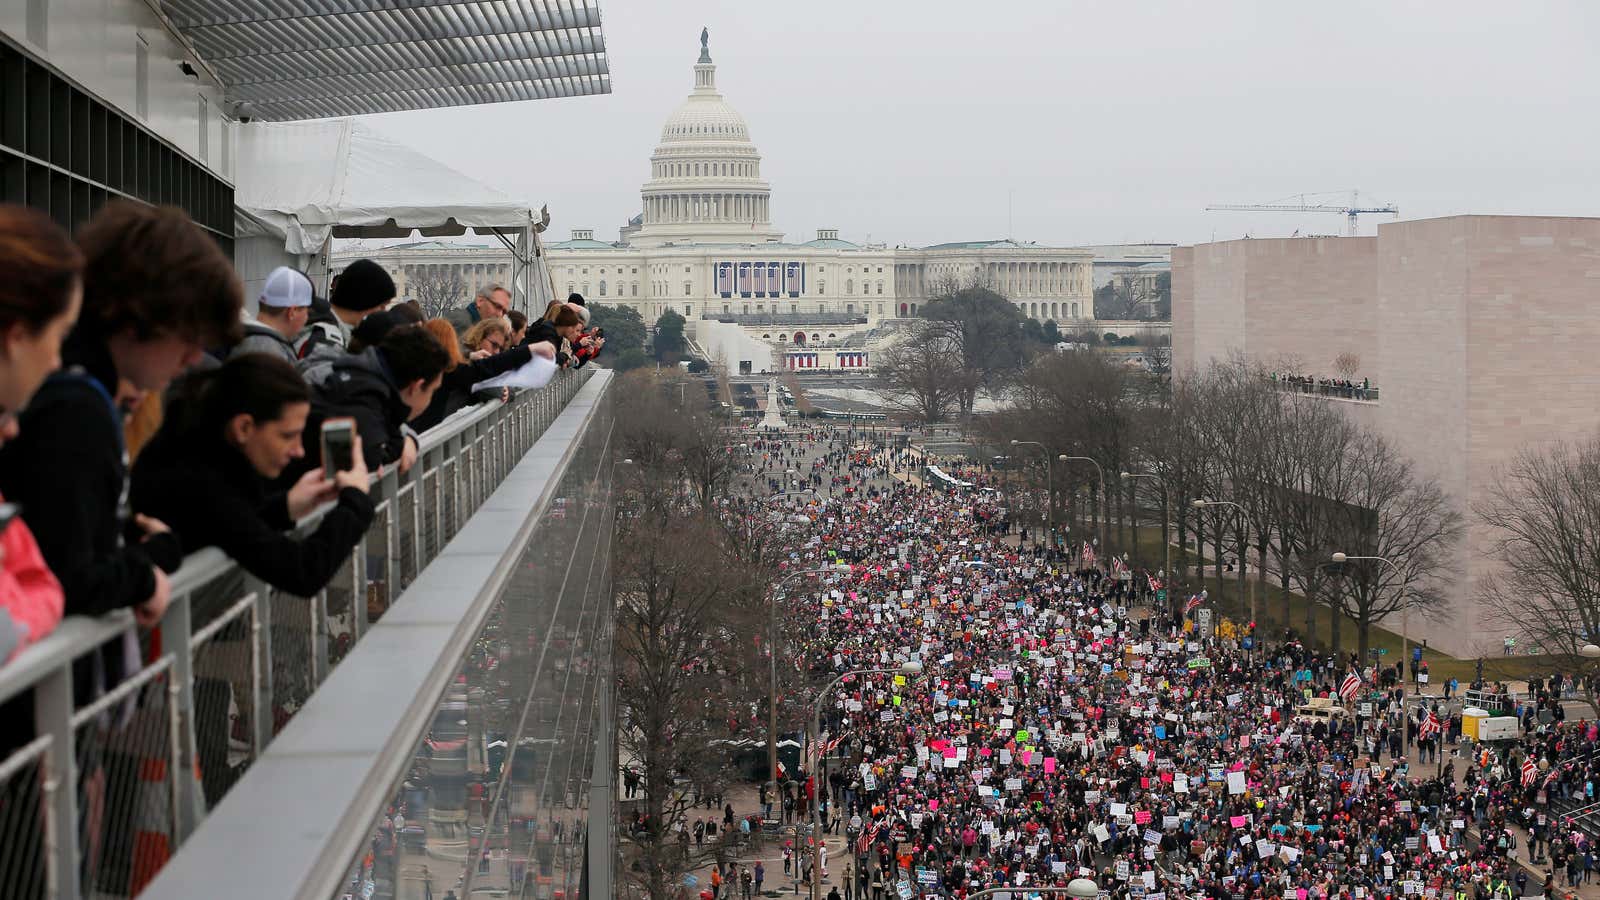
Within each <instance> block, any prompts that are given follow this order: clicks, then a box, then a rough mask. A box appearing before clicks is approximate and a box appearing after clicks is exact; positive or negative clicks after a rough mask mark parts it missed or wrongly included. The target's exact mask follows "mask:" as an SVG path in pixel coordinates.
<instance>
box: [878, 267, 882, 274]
mask: <svg viewBox="0 0 1600 900" xmlns="http://www.w3.org/2000/svg"><path fill="white" fill-rule="evenodd" d="M878 274H879V275H882V274H883V266H879V267H878Z"/></svg>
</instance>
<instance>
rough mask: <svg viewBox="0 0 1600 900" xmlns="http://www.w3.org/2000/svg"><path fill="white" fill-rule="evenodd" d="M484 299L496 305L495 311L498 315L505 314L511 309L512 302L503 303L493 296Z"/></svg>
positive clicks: (491, 304)
mask: <svg viewBox="0 0 1600 900" xmlns="http://www.w3.org/2000/svg"><path fill="white" fill-rule="evenodd" d="M483 299H485V300H487V301H489V305H490V306H492V307H494V309H495V312H496V313H497V314H498V315H502V316H503V315H505V314H506V313H508V312H510V311H511V304H509V303H501V302H500V301H499V300H496V299H495V298H493V297H485V298H483Z"/></svg>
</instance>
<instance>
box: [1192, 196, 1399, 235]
mask: <svg viewBox="0 0 1600 900" xmlns="http://www.w3.org/2000/svg"><path fill="white" fill-rule="evenodd" d="M1340 193H1342V192H1340ZM1308 196H1309V197H1316V196H1319V195H1317V194H1297V195H1295V197H1294V198H1285V199H1298V200H1299V201H1300V202H1298V203H1285V202H1283V201H1281V200H1279V201H1274V202H1272V203H1218V204H1216V205H1214V206H1208V207H1206V210H1207V211H1208V212H1209V211H1213V210H1221V211H1224V212H1330V213H1339V214H1341V215H1343V216H1344V220H1345V234H1347V235H1349V236H1350V237H1355V236H1356V217H1357V216H1361V215H1365V214H1369V213H1381V214H1384V215H1390V216H1395V217H1396V218H1398V217H1399V216H1400V207H1398V206H1395V205H1394V204H1393V203H1388V204H1385V205H1383V206H1362V205H1361V195H1360V192H1358V191H1351V192H1350V205H1349V206H1340V205H1338V204H1334V203H1307V202H1306V197H1308ZM1322 196H1326V195H1322Z"/></svg>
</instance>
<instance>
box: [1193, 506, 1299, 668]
mask: <svg viewBox="0 0 1600 900" xmlns="http://www.w3.org/2000/svg"><path fill="white" fill-rule="evenodd" d="M1189 505H1190V506H1193V507H1194V508H1195V509H1208V508H1210V507H1213V506H1231V507H1233V508H1234V509H1235V510H1237V511H1238V512H1239V526H1240V527H1239V530H1240V531H1243V530H1244V518H1245V508H1244V507H1242V506H1240V505H1239V504H1237V503H1234V502H1233V501H1232V500H1206V499H1203V498H1200V497H1196V498H1195V499H1194V501H1193V502H1192V503H1190V504H1189ZM1218 533H1219V534H1220V533H1221V532H1220V526H1219V532H1218ZM1217 546H1218V548H1220V547H1221V546H1222V544H1221V542H1220V541H1219V542H1218V544H1217ZM1201 574H1202V575H1204V574H1205V573H1204V570H1203V569H1202V571H1201ZM1245 575H1246V573H1245V546H1244V541H1243V540H1240V542H1239V581H1240V582H1241V583H1242V584H1243V586H1244V588H1245V589H1248V590H1249V591H1250V621H1252V622H1254V621H1255V620H1256V586H1255V584H1253V583H1251V582H1250V581H1249V580H1248V579H1247V578H1246V577H1245ZM1200 581H1201V583H1204V582H1205V579H1204V578H1201V579H1200ZM1217 590H1218V591H1221V590H1222V579H1221V573H1218V579H1217ZM1286 624H1287V623H1286ZM1251 643H1252V644H1254V643H1255V638H1254V635H1252V636H1251Z"/></svg>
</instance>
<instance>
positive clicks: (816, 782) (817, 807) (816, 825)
mask: <svg viewBox="0 0 1600 900" xmlns="http://www.w3.org/2000/svg"><path fill="white" fill-rule="evenodd" d="M921 673H922V662H921V661H920V660H915V659H908V660H906V661H905V662H903V663H901V664H900V665H899V666H897V667H895V668H892V669H853V670H851V671H849V672H845V673H843V674H841V675H839V676H838V677H837V678H834V679H833V680H832V681H830V682H828V686H827V687H825V688H823V689H822V692H821V693H819V694H817V699H816V700H815V701H814V702H812V704H811V731H810V733H809V735H808V737H809V738H810V740H809V742H808V743H809V744H810V745H811V746H812V747H815V748H816V751H817V762H816V765H814V766H812V768H811V784H812V788H811V794H812V797H811V900H820V898H821V897H822V804H821V803H819V802H817V801H819V800H821V799H822V791H823V787H822V779H821V778H820V777H819V776H820V775H821V774H822V772H821V769H822V746H821V741H822V704H823V702H824V701H826V700H827V699H828V698H829V697H830V696H832V695H833V689H834V688H835V687H838V685H839V682H841V681H843V680H845V679H846V678H854V677H857V676H860V675H887V674H897V675H920V674H921Z"/></svg>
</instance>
